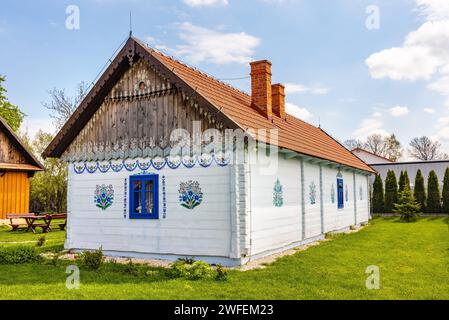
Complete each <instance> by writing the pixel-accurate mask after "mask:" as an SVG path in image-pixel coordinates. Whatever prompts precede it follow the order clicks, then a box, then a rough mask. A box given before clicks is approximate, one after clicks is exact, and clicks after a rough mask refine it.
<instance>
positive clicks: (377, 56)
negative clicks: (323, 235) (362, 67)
mask: <svg viewBox="0 0 449 320" xmlns="http://www.w3.org/2000/svg"><path fill="white" fill-rule="evenodd" d="M366 64H367V65H368V67H369V70H370V73H371V76H372V77H373V78H374V79H382V78H390V79H392V80H417V79H422V78H424V79H429V78H430V77H431V76H432V74H433V73H434V72H435V70H436V68H437V67H438V65H439V64H438V62H437V61H435V59H434V58H433V57H432V56H430V55H429V52H428V49H427V48H424V47H410V48H404V47H402V48H391V49H386V50H383V51H380V52H377V53H374V54H372V55H371V56H369V57H368V59H366Z"/></svg>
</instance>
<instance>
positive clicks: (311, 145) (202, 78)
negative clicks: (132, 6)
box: [141, 43, 375, 172]
mask: <svg viewBox="0 0 449 320" xmlns="http://www.w3.org/2000/svg"><path fill="white" fill-rule="evenodd" d="M141 45H142V46H144V47H145V48H146V50H147V51H148V52H149V53H150V54H151V55H152V56H154V57H155V58H156V59H158V60H159V61H160V62H161V63H163V64H164V65H165V66H166V67H167V68H168V69H170V70H171V71H172V72H173V73H175V74H176V75H177V76H178V77H180V78H181V79H182V80H184V81H185V82H186V83H188V84H189V85H190V86H191V87H193V88H195V90H196V91H197V92H198V93H199V94H201V95H202V96H203V97H205V98H206V99H207V100H209V101H210V102H211V103H212V104H213V105H215V106H216V107H217V108H218V109H221V110H222V112H223V113H224V114H226V115H227V116H228V117H229V118H231V120H233V121H234V122H236V123H238V124H239V125H240V126H241V127H242V128H243V129H247V128H252V129H260V128H264V129H267V130H269V129H274V128H277V129H279V143H278V144H279V146H280V147H282V148H286V149H290V150H293V151H296V152H298V153H301V154H305V155H309V156H313V157H317V158H321V159H326V160H330V161H333V162H337V163H340V164H344V165H347V166H349V167H353V168H357V169H360V170H364V171H369V172H375V171H374V170H373V169H372V168H371V167H369V166H368V165H367V164H366V163H364V162H363V161H362V160H360V159H359V158H358V157H357V156H355V155H354V154H352V153H351V152H350V151H349V150H347V149H346V148H345V147H343V146H342V145H341V144H340V143H339V142H337V141H336V140H335V139H333V138H332V137H331V136H330V135H329V134H327V133H326V132H325V131H323V130H322V129H321V128H317V127H315V126H313V125H311V124H308V123H306V122H304V121H302V120H300V119H297V118H295V117H293V116H291V115H287V117H286V119H285V120H283V119H280V118H278V117H276V116H274V117H273V118H272V119H271V120H269V119H267V118H266V117H265V116H263V115H261V114H260V113H259V112H258V111H257V110H255V109H254V108H253V107H252V106H251V96H249V95H248V94H246V93H244V92H242V91H240V90H237V89H235V88H233V87H231V86H229V85H227V84H225V83H223V82H221V81H218V80H216V79H214V78H212V77H210V76H208V75H206V74H204V73H202V72H200V71H198V70H195V69H193V68H191V67H189V66H187V65H185V64H183V63H181V62H179V61H177V60H175V59H173V58H171V57H168V56H166V55H164V54H162V53H160V52H158V51H156V50H154V49H151V48H148V47H147V46H146V45H144V44H142V43H141Z"/></svg>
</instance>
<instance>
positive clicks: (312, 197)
mask: <svg viewBox="0 0 449 320" xmlns="http://www.w3.org/2000/svg"><path fill="white" fill-rule="evenodd" d="M309 199H310V204H316V184H315V182H313V181H312V182H311V183H310V185H309Z"/></svg>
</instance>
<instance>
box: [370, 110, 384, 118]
mask: <svg viewBox="0 0 449 320" xmlns="http://www.w3.org/2000/svg"><path fill="white" fill-rule="evenodd" d="M372 116H373V117H374V118H379V117H382V113H380V112H379V111H376V112H374V113H373V115H372Z"/></svg>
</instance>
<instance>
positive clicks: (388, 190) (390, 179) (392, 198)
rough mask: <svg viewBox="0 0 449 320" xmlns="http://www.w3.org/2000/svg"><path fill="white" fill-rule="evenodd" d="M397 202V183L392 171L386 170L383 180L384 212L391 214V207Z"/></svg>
mask: <svg viewBox="0 0 449 320" xmlns="http://www.w3.org/2000/svg"><path fill="white" fill-rule="evenodd" d="M396 202H398V183H397V180H396V175H395V174H394V171H392V170H388V173H387V178H386V179H385V212H386V213H391V212H393V208H394V207H393V205H394V204H395V203H396Z"/></svg>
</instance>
